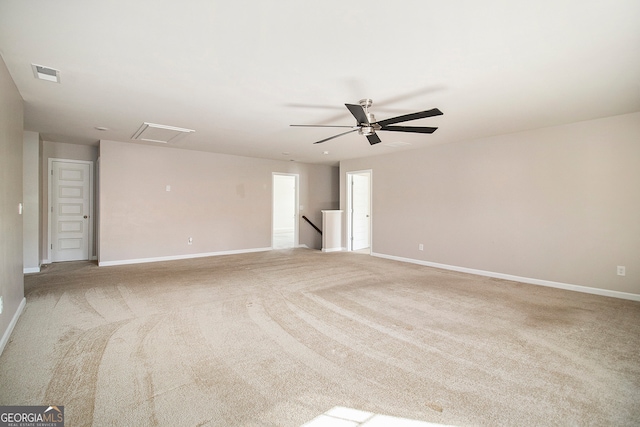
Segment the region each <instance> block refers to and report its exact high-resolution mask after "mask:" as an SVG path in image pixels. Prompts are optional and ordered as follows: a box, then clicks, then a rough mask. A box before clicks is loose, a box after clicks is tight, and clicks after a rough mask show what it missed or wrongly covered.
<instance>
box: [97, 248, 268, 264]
mask: <svg viewBox="0 0 640 427" xmlns="http://www.w3.org/2000/svg"><path fill="white" fill-rule="evenodd" d="M270 250H273V248H252V249H238V250H233V251H220V252H206V253H200V254H187V255H173V256H161V257H154V258H138V259H123V260H117V261H101V262H98V266H99V267H109V266H113V265H128V264H143V263H147V262H160V261H176V260H181V259H192V258H204V257H209V256H220V255H236V254H246V253H251V252H266V251H270Z"/></svg>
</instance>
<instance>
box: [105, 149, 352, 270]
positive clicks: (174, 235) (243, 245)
mask: <svg viewBox="0 0 640 427" xmlns="http://www.w3.org/2000/svg"><path fill="white" fill-rule="evenodd" d="M273 172H282V173H296V174H299V176H300V205H302V206H303V210H302V211H301V212H300V214H301V215H307V216H309V217H311V218H313V219H315V220H317V221H319V219H320V218H321V214H320V210H322V209H332V208H335V207H336V206H337V205H338V197H339V190H338V174H337V172H338V169H337V168H332V167H329V166H320V165H308V164H301V163H295V162H283V161H274V160H264V159H253V158H247V157H239V156H229V155H221V154H213V153H203V152H195V151H188V150H180V149H175V148H170V147H154V146H149V145H138V144H131V143H122V142H115V141H101V143H100V161H99V194H100V195H99V201H98V205H99V223H100V225H99V237H98V238H99V261H100V263H101V264H104V263H107V264H108V263H114V262H125V261H127V260H145V259H154V258H156V259H157V258H164V257H181V256H191V255H194V256H196V255H198V254H208V253H217V252H228V251H244V250H252V249H262V248H268V247H271V215H272V212H271V209H272V206H271V204H272V192H271V186H272V173H273ZM167 185H169V186H171V191H166V186H167ZM313 219H312V220H313ZM310 228H311V227H309V226H308V225H307V224H304V223H302V222H301V223H300V243H301V244H306V245H307V246H309V247H316V248H319V240H318V239H317V238H316V237H315V235H314V233H315V231H314V230H313V229H310ZM309 229H310V230H309ZM189 237H192V238H193V244H192V245H188V244H187V241H188V238H189Z"/></svg>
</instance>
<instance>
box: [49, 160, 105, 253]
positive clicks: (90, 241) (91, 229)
mask: <svg viewBox="0 0 640 427" xmlns="http://www.w3.org/2000/svg"><path fill="white" fill-rule="evenodd" d="M53 162H62V163H83V164H87V165H89V215H88V216H89V218H88V220H89V221H88V225H87V245H88V250H87V256H88V260H93V259H96V258H95V257H94V255H93V237H94V236H93V234H94V227H93V213H94V212H93V162H92V161H90V160H72V159H58V158H54V157H49V162H48V164H47V174H48V178H47V181H48V183H49V185H48V187H49V188H48V194H47V224H48V225H47V260H48V261H49V262H53V261H52V259H53V258H52V256H51V255H52V248H51V245H52V244H53V240H52V228H51V219H52V218H51V217H52V215H51V214H52V213H53V212H52V209H53V204H52V202H53V179H52V176H53Z"/></svg>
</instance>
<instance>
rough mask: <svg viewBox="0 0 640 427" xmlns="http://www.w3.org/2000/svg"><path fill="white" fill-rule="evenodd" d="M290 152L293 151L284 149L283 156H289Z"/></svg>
mask: <svg viewBox="0 0 640 427" xmlns="http://www.w3.org/2000/svg"><path fill="white" fill-rule="evenodd" d="M289 154H291V153H290V152H288V151H283V152H282V155H283V156H288V155H289Z"/></svg>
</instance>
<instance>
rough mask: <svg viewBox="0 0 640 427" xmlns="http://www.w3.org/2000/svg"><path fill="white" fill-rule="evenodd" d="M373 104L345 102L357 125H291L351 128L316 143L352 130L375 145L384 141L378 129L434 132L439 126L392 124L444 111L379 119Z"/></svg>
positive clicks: (368, 101)
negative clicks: (378, 133) (375, 115)
mask: <svg viewBox="0 0 640 427" xmlns="http://www.w3.org/2000/svg"><path fill="white" fill-rule="evenodd" d="M372 104H373V101H372V100H371V99H368V98H366V99H361V100H360V101H359V105H355V104H344V105H345V106H346V107H347V108H348V109H349V111H350V112H351V114H353V117H355V119H356V125H355V126H340V125H291V126H298V127H334V128H351V130H348V131H346V132H343V133H339V134H338V135H334V136H330V137H329V138H325V139H323V140H320V141H316V142H314V144H320V143H322V142H326V141H329V140H331V139H334V138H337V137H339V136H342V135H346V134H348V133H351V132H355V131H358V133H359V134H360V135H364V136H366V137H367V139H368V140H369V144H371V145H374V144H378V143H379V142H382V140H381V139H380V137H379V136H378V135H376V131H381V130H384V131H393V132H412V133H433V132H435V131H436V129H438V128H434V127H418V126H391V125H393V124H395V123H402V122H409V121H411V120H417V119H424V118H426V117H433V116H441V115H442V114H443V113H442V111H440V110H438V109H437V108H433V109H431V110H426V111H420V112H417V113H411V114H404V115H402V116H397V117H392V118H390V119H385V120H380V121H377V120H376V118H375V117H374V115H373V113H370V112H369V107H371V105H372Z"/></svg>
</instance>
